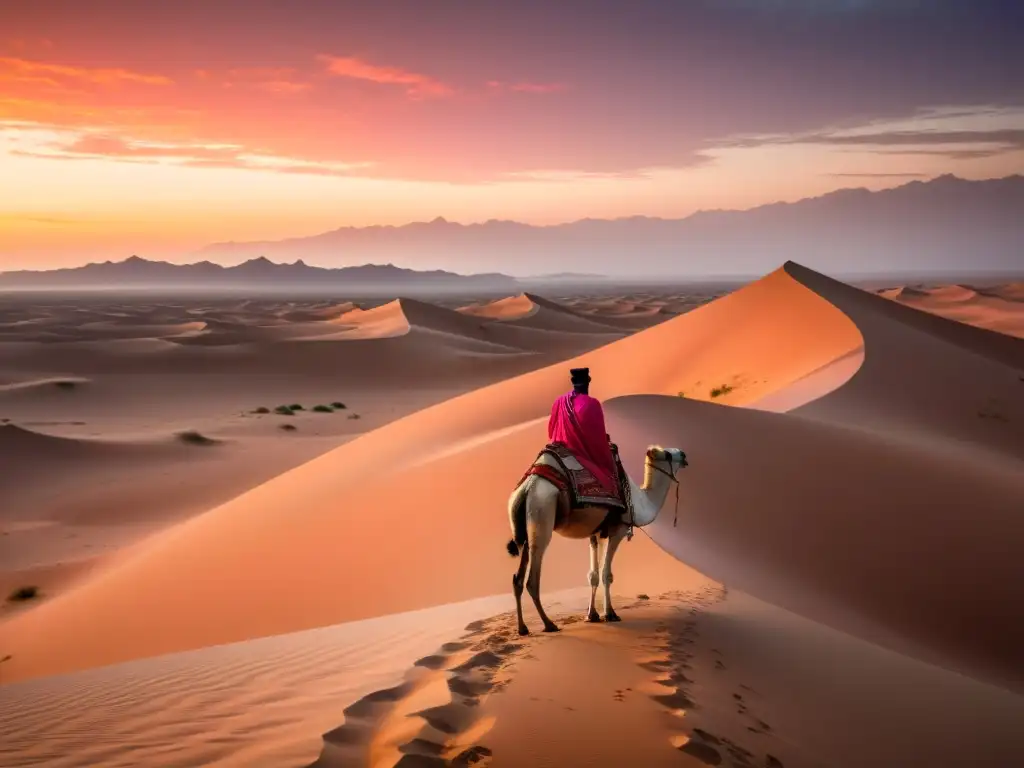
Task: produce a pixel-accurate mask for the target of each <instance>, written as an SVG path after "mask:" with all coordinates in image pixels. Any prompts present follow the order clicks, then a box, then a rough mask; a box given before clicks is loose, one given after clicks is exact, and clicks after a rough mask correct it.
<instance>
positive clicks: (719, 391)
mask: <svg viewBox="0 0 1024 768" xmlns="http://www.w3.org/2000/svg"><path fill="white" fill-rule="evenodd" d="M730 392H732V387H730V386H729V385H728V384H723V385H722V386H720V387H715V388H714V389H712V390H711V396H712V397H721V396H722V395H727V394H729V393H730Z"/></svg>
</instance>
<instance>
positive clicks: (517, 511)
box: [506, 483, 528, 557]
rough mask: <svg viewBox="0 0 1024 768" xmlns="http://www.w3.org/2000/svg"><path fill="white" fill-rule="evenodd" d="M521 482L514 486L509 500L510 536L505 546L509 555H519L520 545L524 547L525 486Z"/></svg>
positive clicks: (525, 484)
mask: <svg viewBox="0 0 1024 768" xmlns="http://www.w3.org/2000/svg"><path fill="white" fill-rule="evenodd" d="M527 485H528V483H523V484H522V485H521V486H519V487H518V488H516V490H515V493H513V494H512V499H511V500H510V501H509V511H508V514H509V521H510V522H511V523H512V538H511V539H509V540H508V544H507V545H506V548H507V549H508V553H509V555H511V556H512V557H519V551H520V548H521V547H526V486H527Z"/></svg>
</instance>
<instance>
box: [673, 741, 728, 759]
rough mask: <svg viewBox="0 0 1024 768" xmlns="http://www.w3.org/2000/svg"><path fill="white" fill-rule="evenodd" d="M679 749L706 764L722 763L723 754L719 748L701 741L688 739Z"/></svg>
mask: <svg viewBox="0 0 1024 768" xmlns="http://www.w3.org/2000/svg"><path fill="white" fill-rule="evenodd" d="M679 751H680V752H683V753H685V754H687V755H690V756H691V757H695V758H697V759H698V760H700V761H701V762H702V763H704V764H705V765H721V764H722V755H721V754H720V753H719V752H718V750H717V749H715V748H714V747H712V746H710V745H709V744H704V743H703V742H700V741H688V742H686V743H685V744H683V746H681V747H680V748H679Z"/></svg>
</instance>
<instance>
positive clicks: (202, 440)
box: [178, 429, 217, 445]
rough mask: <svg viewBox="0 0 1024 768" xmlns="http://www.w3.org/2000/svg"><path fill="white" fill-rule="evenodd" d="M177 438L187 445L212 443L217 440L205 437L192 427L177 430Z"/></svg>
mask: <svg viewBox="0 0 1024 768" xmlns="http://www.w3.org/2000/svg"><path fill="white" fill-rule="evenodd" d="M178 439H179V440H181V442H183V443H188V444H189V445H213V444H214V443H216V442H217V441H216V440H213V439H212V438H209V437H207V436H206V435H204V434H203V433H202V432H197V431H196V430H194V429H189V430H186V431H184V432H179V433H178Z"/></svg>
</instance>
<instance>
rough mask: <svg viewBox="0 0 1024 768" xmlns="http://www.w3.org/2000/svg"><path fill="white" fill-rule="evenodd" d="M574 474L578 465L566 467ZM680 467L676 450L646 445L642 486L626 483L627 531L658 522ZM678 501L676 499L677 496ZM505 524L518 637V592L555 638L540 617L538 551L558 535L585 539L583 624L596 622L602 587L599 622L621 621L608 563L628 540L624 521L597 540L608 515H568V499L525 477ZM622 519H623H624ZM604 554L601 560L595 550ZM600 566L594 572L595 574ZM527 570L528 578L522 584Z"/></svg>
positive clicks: (522, 629)
mask: <svg viewBox="0 0 1024 768" xmlns="http://www.w3.org/2000/svg"><path fill="white" fill-rule="evenodd" d="M538 461H539V462H541V463H547V464H549V466H554V464H553V462H551V461H550V459H549V457H548V456H547V455H542V456H541V457H540V458H539V459H538ZM567 466H568V468H569V469H576V468H578V466H579V465H576V466H570V465H568V463H567ZM685 466H686V454H684V453H683V452H682V451H681V450H679V449H678V448H662V447H661V446H657V445H652V446H650V447H649V448H648V449H647V455H646V459H645V462H644V484H643V486H642V487H638V486H637V485H636V483H635V482H633V480H632V479H630V480H629V486H630V492H631V496H632V503H633V518H632V525H633V526H639V527H641V528H642V527H644V526H646V525H650V524H651V523H653V522H654V520H655V519H656V518H657V517H658V513H659V512H660V511H661V507H662V505H663V504H664V503H665V498H666V496H667V495H668V492H669V488H670V486H671V485H672V484H673V483H675V484H676V485H677V488H678V483H679V481H678V480H677V479H676V476H675V473H676V470H678V469H682V468H683V467H685ZM677 501H678V496H677ZM560 505H561V512H562V515H561V516H558V517H559V519H558V521H557V525H556V513H557V512H559V506H560ZM508 514H509V522H510V524H511V526H512V535H513V538H512V540H511V541H509V543H508V551H509V554H510V555H512V556H513V557H516V556H519V558H520V560H519V570H518V571H517V572H516V574H515V575H514V576H513V577H512V591H513V593H514V594H515V597H516V615H517V617H518V620H519V634H520V635H527V634H529V632H530V630H529V629H528V628H527V626H526V622H525V621H523V602H522V596H523V588H524V586H525V588H526V590H527V591H528V592H529V593H530V597H531V598H532V599H533V604H534V605H535V606H536V607H537V613H538V614H540V619H541V621H542V622H544V631H545V632H557V631H558V627H557V626H556V625H555V623H554V622H553V621H551V619H550V618H548V615H547V614H546V613H545V612H544V606H543V605H541V601H540V574H541V565H542V563H543V560H544V551H545V550H546V549H547V547H548V544H550V543H551V536H552V534H554V533H558V534H560V535H562V536H565V537H567V538H570V539H587V538H589V539H590V571H589V573H588V574H587V577H588V580H589V582H590V609H589V610H588V612H587V620H588V621H592V622H600V621H601V617H600V615H599V614H598V612H597V606H596V600H597V587H598V584H599V583H600V584H601V585H603V587H604V600H603V606H604V619H605V621H621V619H620V618H619V615H618V614H617V613H615V609H614V608H612V602H611V584H612V559H613V558H614V557H615V551H616V550H617V549H618V548H619V544H620V543H622V540H623V538H625V537H626V536H627V535H629V536H632V530H631V528H632V526H631V525H630V521H629V520H621V521H620V520H616V521H614V522H612V523H611V525H610V526H609V527H608V538H607V539H602V538H599V537H598V535H597V533H596V531H597V529H598V527H599V526H600V525H601V524H602V522H603V521H604V520H605V517H606V516H607V514H608V509H607V508H605V507H599V506H588V507H582V508H580V509H574V510H571V511H569V510H568V498H567V497H566V496H565V495H564V493H563V492H562V491H561V490H560V489H559V488H558V487H557V486H556V485H555V484H554V483H552V482H551V481H550V480H547V479H545V478H543V477H540V476H539V475H530V476H528V477H527V478H526V479H525V480H524V481H523V482H522V483H520V484H519V486H518V487H517V488H516V489H515V490H514V491H513V492H512V495H511V497H510V498H509V503H508ZM624 517H625V515H624ZM602 549H603V550H604V552H603V557H602V553H601V551H600V550H602ZM598 566H600V572H598ZM527 569H529V577H528V578H527Z"/></svg>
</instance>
